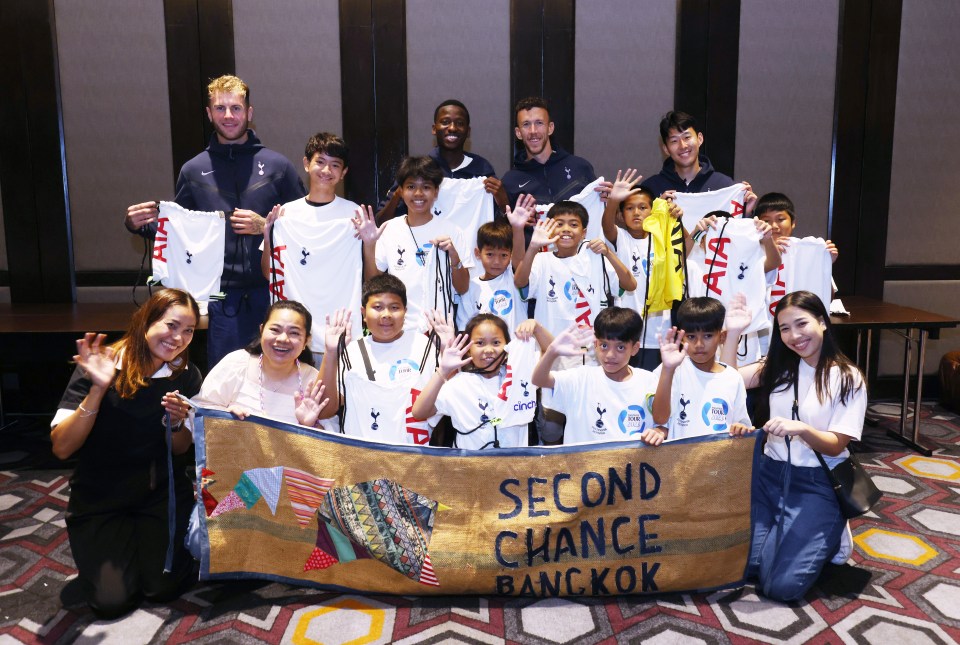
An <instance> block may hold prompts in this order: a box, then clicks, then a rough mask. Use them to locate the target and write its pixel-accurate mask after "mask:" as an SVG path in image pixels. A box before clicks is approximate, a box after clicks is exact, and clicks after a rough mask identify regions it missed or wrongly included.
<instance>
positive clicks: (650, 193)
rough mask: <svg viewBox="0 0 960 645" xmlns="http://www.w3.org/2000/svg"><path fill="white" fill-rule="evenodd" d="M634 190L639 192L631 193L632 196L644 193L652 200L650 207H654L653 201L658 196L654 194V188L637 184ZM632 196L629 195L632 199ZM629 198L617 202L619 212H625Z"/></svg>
mask: <svg viewBox="0 0 960 645" xmlns="http://www.w3.org/2000/svg"><path fill="white" fill-rule="evenodd" d="M634 190H635V191H637V192H635V193H634V194H633V195H630V197H639V196H640V195H643V196H644V197H646V198H647V199H649V200H650V207H651V208H652V207H653V201H654V200H655V199H656V198H657V196H656V195H654V194H653V191H652V190H650V189H649V188H646V187H644V186H637V187H636V188H634ZM630 197H627V199H630ZM627 199H625V200H623V201H622V202H620V203H619V204H617V210H618V211H619V212H621V213H622V212H623V205H624V204H626V203H627Z"/></svg>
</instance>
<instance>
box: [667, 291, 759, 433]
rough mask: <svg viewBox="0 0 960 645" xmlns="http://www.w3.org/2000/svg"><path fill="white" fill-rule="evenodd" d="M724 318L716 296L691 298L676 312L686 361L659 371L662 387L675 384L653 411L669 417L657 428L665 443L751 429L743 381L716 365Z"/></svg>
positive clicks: (724, 333)
mask: <svg viewBox="0 0 960 645" xmlns="http://www.w3.org/2000/svg"><path fill="white" fill-rule="evenodd" d="M737 302H742V296H741V297H740V298H739V299H738V300H737ZM725 314H726V310H725V309H724V306H723V305H722V304H720V301H719V300H715V299H714V298H688V299H687V300H684V301H683V303H682V304H681V305H680V307H678V308H677V314H676V321H677V327H678V328H679V329H680V330H681V331H680V332H679V334H678V335H679V336H680V338H681V339H682V341H683V344H684V350H685V353H686V355H687V358H686V359H684V360H683V361H681V362H680V363H679V364H678V365H675V366H669V365H661V366H660V367H658V368H657V369H656V370H654V374H655V375H656V376H657V378H658V379H659V383H660V384H664V383H665V382H669V383H670V385H671V387H670V390H669V393H668V394H667V396H666V397H660V395H661V392H660V390H658V391H657V396H658V397H660V398H656V397H655V398H654V401H655V403H654V410H655V411H657V410H658V409H660V408H662V409H663V410H664V411H666V412H667V414H669V415H670V419H669V423H668V424H667V427H666V428H660V429H657V432H662V433H663V434H664V439H669V440H676V439H685V438H687V437H696V436H701V435H712V434H715V433H718V432H722V433H725V434H726V433H738V432H743V431H746V430H747V429H749V428H751V427H752V424H751V422H750V416H749V415H748V414H747V391H746V388H744V386H743V379H742V378H740V374H739V372H737V370H736V369H734V368H732V367H729V366H727V365H725V364H723V363H720V362H718V361H717V350H718V349H719V348H720V346H721V345H722V344H723V341H724V339H725V338H726V332H725V331H723V324H724V317H725ZM678 342H679V341H678Z"/></svg>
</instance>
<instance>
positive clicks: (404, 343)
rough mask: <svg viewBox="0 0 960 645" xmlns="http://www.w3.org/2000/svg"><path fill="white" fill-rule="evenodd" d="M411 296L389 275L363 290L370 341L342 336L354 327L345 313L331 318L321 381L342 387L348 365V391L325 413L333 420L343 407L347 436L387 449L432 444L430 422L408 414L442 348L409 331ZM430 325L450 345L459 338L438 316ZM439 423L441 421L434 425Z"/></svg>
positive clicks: (332, 400) (333, 400) (345, 384)
mask: <svg viewBox="0 0 960 645" xmlns="http://www.w3.org/2000/svg"><path fill="white" fill-rule="evenodd" d="M406 313H407V291H406V288H405V287H404V284H403V282H401V281H400V280H399V279H398V278H396V277H394V276H392V275H388V274H384V275H379V276H376V277H374V278H371V279H370V280H368V281H367V282H366V283H365V284H364V286H363V298H362V306H361V308H360V316H361V317H362V319H363V323H364V326H365V327H366V329H367V330H368V331H369V332H370V335H369V336H361V337H358V338H356V339H355V340H353V341H350V340H349V335H348V336H347V337H346V338H344V340H345V341H346V342H347V344H346V346H345V347H341V346H340V339H341V335H343V334H344V332H345V331H346V330H347V329H348V328H349V327H350V318H351V315H350V312H349V310H346V309H341V310H339V311H337V312H336V313H334V314H333V316H328V318H327V333H326V336H325V338H324V344H325V350H326V351H325V353H324V356H323V363H322V364H321V365H320V377H321V379H322V380H323V382H324V383H326V384H328V385H327V387H328V391H329V389H330V387H331V386H332V384H333V383H338V382H341V381H338V378H337V377H338V372H340V362H341V361H342V362H343V368H344V369H343V374H342V377H343V379H342V388H343V389H342V391H341V392H340V393H339V394H340V396H339V397H336V396H331V397H330V402H329V403H328V404H327V407H326V408H325V409H324V410H323V412H322V413H321V415H320V416H321V418H325V417H326V418H329V417H332V416H333V415H334V414H336V413H337V408H338V405H340V404H341V403H342V405H343V410H342V412H341V417H342V418H343V425H342V426H341V427H342V429H343V432H344V433H345V434H348V435H352V436H357V437H365V438H367V439H373V440H375V441H382V442H387V443H414V444H426V443H427V442H428V441H429V440H430V428H429V426H428V425H427V423H426V422H424V421H421V420H416V419H413V418H412V416H411V415H410V414H408V412H409V410H410V408H411V407H412V405H413V401H414V400H415V399H416V396H417V395H418V394H419V390H420V386H421V384H422V382H423V381H425V380H426V379H424V378H423V375H426V378H427V379H429V377H430V376H431V375H432V374H433V371H434V370H435V369H436V365H437V345H435V344H434V343H433V341H432V340H431V339H430V338H429V337H428V336H426V335H424V334H421V333H417V332H415V331H405V330H404V328H405V325H404V317H405V316H406ZM428 319H429V320H430V322H431V325H432V326H433V330H434V331H436V332H437V333H438V335H440V336H442V338H443V340H444V341H445V340H446V339H447V338H449V337H450V336H452V335H453V329H452V328H450V327H449V325H446V324H445V323H444V322H443V320H442V318H440V317H439V316H438V315H437V313H436V312H434V313H431V314H430V315H429V316H428ZM434 421H436V420H434Z"/></svg>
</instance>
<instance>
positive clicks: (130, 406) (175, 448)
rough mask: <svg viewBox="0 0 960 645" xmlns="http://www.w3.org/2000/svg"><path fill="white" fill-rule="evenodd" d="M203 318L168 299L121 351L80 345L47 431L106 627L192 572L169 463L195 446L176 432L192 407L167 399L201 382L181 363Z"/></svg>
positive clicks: (177, 297) (91, 338) (75, 541)
mask: <svg viewBox="0 0 960 645" xmlns="http://www.w3.org/2000/svg"><path fill="white" fill-rule="evenodd" d="M199 318H200V313H199V310H198V308H197V303H196V301H194V299H193V298H192V297H191V296H190V294H188V293H186V292H184V291H180V290H177V289H164V290H162V291H159V292H157V293H156V294H154V295H153V296H152V297H151V298H150V299H149V300H148V301H147V302H146V303H145V304H144V305H143V306H142V307H140V309H138V310H137V312H136V313H135V314H134V315H133V318H132V319H131V321H130V327H129V329H128V330H127V332H126V334H124V336H123V338H121V339H120V340H119V341H118V342H116V343H114V344H112V345H105V344H104V343H103V341H104V339H105V336H104V335H103V334H93V333H88V334H86V335H85V336H84V337H83V338H81V339H79V340H78V341H77V355H76V356H74V357H73V358H74V360H75V361H76V363H77V368H76V370H75V371H74V373H73V376H72V377H71V379H70V383H69V385H67V390H66V392H65V393H64V395H63V399H62V400H61V402H60V406H59V408H60V409H59V410H58V411H57V414H56V416H55V417H54V419H53V422H52V423H51V427H52V430H51V432H50V437H51V440H52V443H53V453H54V454H55V455H56V456H57V457H59V458H61V459H66V458H67V457H70V456H71V455H76V457H77V467H76V470H75V471H74V474H73V477H72V478H71V480H70V502H69V504H68V506H67V516H66V521H67V533H68V535H69V537H70V548H71V550H72V551H73V558H74V561H75V562H76V564H77V569H79V572H80V573H79V578H80V580H81V582H82V585H83V586H84V587H85V591H86V593H87V596H88V602H89V604H90V606H91V608H92V609H93V610H94V612H96V613H97V614H98V615H99V616H101V617H104V618H107V617H116V616H120V615H123V614H125V613H127V612H129V611H131V610H132V609H134V608H135V607H136V606H137V604H138V603H139V601H140V599H141V597H142V596H146V597H148V598H151V599H154V600H165V599H171V598H173V597H176V595H178V594H177V591H178V589H179V587H180V583H181V582H183V581H184V580H185V578H186V576H188V575H189V573H190V570H191V566H190V558H189V556H188V555H186V552H185V551H184V549H183V535H184V533H185V531H186V518H187V516H188V514H189V511H190V506H191V504H192V501H193V497H192V490H191V485H190V480H189V478H188V477H187V474H186V470H185V468H184V467H183V465H182V464H181V465H180V467H175V466H174V463H173V461H174V458H173V457H172V455H171V453H172V454H173V455H180V454H183V453H185V452H186V451H187V450H189V448H190V446H191V444H192V443H193V437H192V435H191V433H190V432H189V431H183V423H184V419H185V418H186V415H187V410H188V406H187V405H186V404H185V403H184V402H182V401H181V400H180V399H178V398H177V396H176V395H175V394H174V393H176V392H179V393H181V394H183V395H185V396H188V397H189V396H193V395H194V394H196V393H197V392H198V391H199V389H200V383H201V380H202V379H201V376H200V371H199V370H198V369H197V368H196V367H195V366H194V365H192V364H191V363H190V362H189V361H188V358H187V347H188V346H189V345H190V341H191V340H193V333H194V329H195V328H196V325H197V321H198V320H199ZM168 416H169V419H170V426H169V427H170V428H171V430H172V431H171V432H170V433H169V434H168V432H167V428H168V425H167V417H168ZM168 442H169V446H170V447H169V448H168ZM169 473H172V477H171V475H170V474H169ZM171 490H172V491H174V494H173V496H172V500H175V502H176V503H175V505H171V504H170V503H169V502H170V501H171V495H170V492H169V491H171ZM170 529H174V533H173V536H174V537H173V540H172V541H171V540H170ZM171 545H172V548H171V549H168V546H171ZM165 568H166V569H169V571H167V572H165V571H164V569H165Z"/></svg>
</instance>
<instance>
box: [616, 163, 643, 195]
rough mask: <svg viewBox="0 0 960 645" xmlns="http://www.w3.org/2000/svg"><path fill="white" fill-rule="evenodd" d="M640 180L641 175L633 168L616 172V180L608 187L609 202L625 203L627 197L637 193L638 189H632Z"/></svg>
mask: <svg viewBox="0 0 960 645" xmlns="http://www.w3.org/2000/svg"><path fill="white" fill-rule="evenodd" d="M641 179H643V175H641V174H639V173H638V172H637V170H636V169H634V168H627V169H626V170H625V171H623V170H618V171H617V178H616V179H615V180H614V182H613V184H612V186H611V187H610V196H609V199H610V201H612V202H622V201H626V199H627V197H630V196H631V195H636V194H637V193H639V192H640V189H639V188H634V186H636V185H637V184H638V183H639V182H640V180H641Z"/></svg>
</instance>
